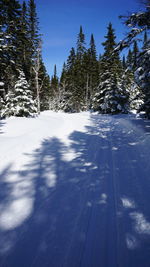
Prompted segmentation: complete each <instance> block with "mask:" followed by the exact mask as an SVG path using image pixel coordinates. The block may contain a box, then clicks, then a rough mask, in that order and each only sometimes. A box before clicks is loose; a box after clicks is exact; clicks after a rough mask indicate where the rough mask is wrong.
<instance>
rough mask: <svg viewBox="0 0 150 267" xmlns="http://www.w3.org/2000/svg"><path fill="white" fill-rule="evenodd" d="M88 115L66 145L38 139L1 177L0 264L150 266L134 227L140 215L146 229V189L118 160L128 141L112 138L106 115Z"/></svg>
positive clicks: (145, 244) (142, 235)
mask: <svg viewBox="0 0 150 267" xmlns="http://www.w3.org/2000/svg"><path fill="white" fill-rule="evenodd" d="M91 119H92V121H93V126H92V127H87V132H86V133H83V132H78V131H76V132H73V133H72V134H71V136H70V145H69V146H68V145H66V144H65V143H63V142H62V141H61V140H59V139H57V138H52V139H46V140H44V141H43V142H42V144H41V147H40V148H39V149H37V150H36V151H34V153H33V154H31V155H27V156H28V157H30V163H29V164H28V165H26V166H24V169H23V170H22V171H20V173H19V177H20V178H19V179H18V180H15V182H14V183H13V182H12V181H11V182H10V181H7V182H6V181H4V179H3V178H4V176H5V174H3V175H2V176H1V182H0V183H1V184H0V186H1V185H2V188H3V190H4V192H6V194H5V193H4V195H2V197H1V205H0V210H1V211H2V212H1V215H2V216H1V218H0V263H1V264H0V266H1V267H16V266H21V267H27V266H33V267H41V266H44V267H46V266H51V267H59V266H67V267H70V266H71V267H78V266H82V267H83V266H84V267H91V266H94V267H97V266H102V267H106V266H111V267H116V266H117V264H118V262H119V264H120V265H119V266H123V267H126V266H128V267H132V266H136V267H141V266H142V267H148V266H149V265H150V259H149V255H148V251H149V250H148V248H149V245H150V242H149V239H148V237H149V232H148V231H147V232H146V230H145V232H144V233H143V232H140V231H142V227H143V226H142V223H141V221H142V220H145V221H144V227H150V226H149V223H148V221H150V216H149V215H150V214H148V211H147V208H148V201H149V196H148V188H146V192H145V196H144V197H145V200H143V198H144V197H142V196H141V195H140V194H141V191H140V190H141V189H140V188H139V187H140V183H139V179H140V176H138V177H137V176H135V175H132V172H133V173H134V172H136V166H135V168H134V169H131V173H130V172H127V168H126V166H125V161H124V159H123V154H122V153H125V155H126V154H127V148H128V149H129V145H128V143H127V147H126V146H125V145H124V146H121V144H120V135H119V134H118V135H117V134H116V133H115V132H114V133H113V132H112V131H111V136H110V130H111V129H110V119H109V116H103V120H102V119H101V121H100V122H99V121H98V117H96V116H91ZM112 127H113V125H112ZM115 127H116V126H115ZM124 138H126V136H124ZM124 141H125V139H123V140H122V143H123V144H124ZM113 148H116V150H114V149H113ZM108 151H109V153H108ZM134 157H135V155H134V153H133V155H131V160H133V161H134V160H137V159H138V158H134ZM125 159H126V160H127V157H125ZM127 163H128V162H127ZM114 164H116V166H117V164H118V168H117V167H116V168H115V170H116V171H114ZM133 170H134V171H133ZM8 171H9V173H10V174H11V172H12V171H11V168H10V169H9V170H8ZM138 171H139V173H141V172H142V170H141V168H139V169H138ZM7 174H8V172H7ZM12 174H13V175H18V173H16V174H15V173H14V172H13V173H12ZM145 174H146V172H145ZM128 175H129V177H128ZM136 175H139V174H136ZM145 178H148V177H147V176H146V177H145ZM136 179H137V180H138V183H137V182H136V187H135V188H134V181H137V180H136ZM7 183H8V184H7ZM6 195H7V197H6ZM133 196H134V198H135V199H133ZM138 196H140V199H138ZM141 201H143V202H142V203H141ZM130 202H131V203H130ZM133 203H134V204H133ZM132 204H133V207H131V206H132ZM143 204H145V207H143ZM141 214H142V215H143V217H142V215H141ZM140 216H141V217H140ZM140 220H141V221H140ZM139 225H141V226H140V227H139V228H138V226H139ZM145 225H146V226H145ZM137 229H138V230H137ZM142 242H143V243H142ZM116 251H118V253H119V254H118V255H116ZM141 262H143V265H141ZM127 263H128V265H127ZM144 264H145V265H144Z"/></svg>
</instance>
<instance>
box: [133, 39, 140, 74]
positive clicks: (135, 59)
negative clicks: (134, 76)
mask: <svg viewBox="0 0 150 267" xmlns="http://www.w3.org/2000/svg"><path fill="white" fill-rule="evenodd" d="M138 55H139V48H138V45H137V41H136V40H134V43H133V52H132V60H133V67H132V69H133V71H135V70H136V69H137V61H138Z"/></svg>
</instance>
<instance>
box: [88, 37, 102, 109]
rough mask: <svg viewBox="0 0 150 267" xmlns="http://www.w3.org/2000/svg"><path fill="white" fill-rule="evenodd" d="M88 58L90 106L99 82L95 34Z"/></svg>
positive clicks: (91, 41)
mask: <svg viewBox="0 0 150 267" xmlns="http://www.w3.org/2000/svg"><path fill="white" fill-rule="evenodd" d="M88 55H89V56H88V58H87V59H88V60H87V63H86V65H87V66H88V71H87V77H88V80H87V82H88V91H89V96H88V98H89V106H91V102H92V98H93V95H94V93H95V91H96V88H97V86H98V82H99V63H98V60H97V53H96V46H95V40H94V36H93V34H92V35H91V40H90V48H89V49H88Z"/></svg>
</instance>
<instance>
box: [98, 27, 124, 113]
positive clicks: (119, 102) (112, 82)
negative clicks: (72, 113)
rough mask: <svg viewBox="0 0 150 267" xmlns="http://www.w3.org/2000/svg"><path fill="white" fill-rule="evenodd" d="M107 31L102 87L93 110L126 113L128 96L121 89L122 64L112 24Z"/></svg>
mask: <svg viewBox="0 0 150 267" xmlns="http://www.w3.org/2000/svg"><path fill="white" fill-rule="evenodd" d="M107 29H108V32H107V35H106V36H105V38H106V41H105V42H103V46H104V55H103V56H102V59H101V65H100V68H101V73H100V85H99V88H98V92H97V93H96V94H95V97H94V99H93V109H94V110H96V111H99V112H101V113H111V114H115V113H119V112H126V109H127V108H126V103H127V99H128V95H127V92H126V90H125V88H124V90H123V89H122V87H121V85H122V81H121V76H122V64H121V61H120V59H119V54H118V52H117V51H114V48H115V46H116V42H115V39H116V36H115V33H114V29H113V28H112V24H111V23H110V24H109V25H108V28H107Z"/></svg>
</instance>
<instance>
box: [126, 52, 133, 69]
mask: <svg viewBox="0 0 150 267" xmlns="http://www.w3.org/2000/svg"><path fill="white" fill-rule="evenodd" d="M132 56H133V55H132V51H131V49H129V51H128V55H127V61H126V65H127V67H128V68H129V69H130V70H132V69H133V58H132Z"/></svg>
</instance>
